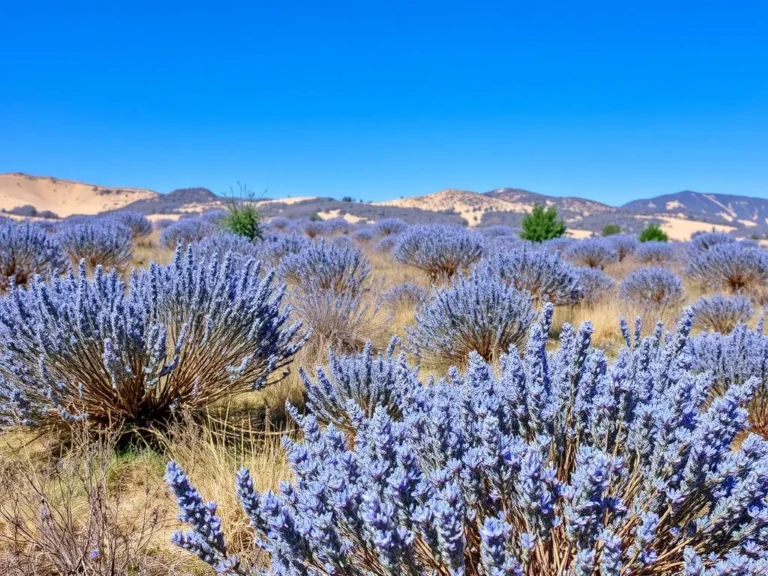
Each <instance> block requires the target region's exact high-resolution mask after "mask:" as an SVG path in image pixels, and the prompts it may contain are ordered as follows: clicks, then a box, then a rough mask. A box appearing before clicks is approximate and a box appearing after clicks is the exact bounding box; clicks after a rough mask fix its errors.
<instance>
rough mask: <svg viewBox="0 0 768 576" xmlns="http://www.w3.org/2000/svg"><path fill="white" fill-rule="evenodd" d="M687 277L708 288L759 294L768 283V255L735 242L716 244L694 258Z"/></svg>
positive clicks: (690, 258)
mask: <svg viewBox="0 0 768 576" xmlns="http://www.w3.org/2000/svg"><path fill="white" fill-rule="evenodd" d="M685 273H686V274H687V275H688V276H689V277H690V278H691V279H693V280H696V281H698V282H699V283H701V284H702V285H704V286H707V287H708V288H720V289H723V290H728V291H730V292H734V293H735V292H748V293H753V292H758V291H759V290H761V289H762V288H763V287H764V286H765V284H766V283H768V254H766V253H765V252H764V251H763V250H761V249H760V248H750V247H745V248H742V247H741V245H740V244H737V243H735V242H728V243H720V244H715V245H713V246H711V247H710V248H708V249H706V250H699V251H697V252H695V253H693V254H691V255H690V257H689V260H688V266H687V267H686V270H685Z"/></svg>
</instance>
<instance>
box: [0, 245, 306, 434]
mask: <svg viewBox="0 0 768 576" xmlns="http://www.w3.org/2000/svg"><path fill="white" fill-rule="evenodd" d="M259 271H260V270H259V264H256V263H254V261H253V260H249V261H248V262H247V263H246V264H245V265H244V266H235V265H234V261H233V260H232V259H231V258H226V259H225V260H224V262H223V263H222V264H220V265H219V264H218V263H217V262H213V263H211V264H206V263H201V262H199V261H197V260H195V259H194V258H193V257H192V252H191V250H188V251H187V253H186V255H183V254H182V253H181V251H177V253H176V257H175V259H174V261H173V263H171V264H169V265H167V266H157V265H155V264H153V265H151V267H150V268H149V269H148V270H141V271H139V270H137V271H134V273H133V275H132V276H131V280H130V284H129V285H128V286H125V285H124V283H123V282H122V281H121V280H120V277H119V276H118V274H117V272H116V271H112V272H111V273H106V272H103V271H102V268H101V267H99V268H97V269H96V273H95V276H94V277H93V279H90V280H89V279H88V278H87V276H86V275H85V269H84V267H83V266H81V267H80V271H79V274H78V275H77V276H75V275H70V276H69V277H68V278H60V279H55V280H52V281H51V282H50V283H44V282H43V281H42V280H37V281H35V283H34V284H33V285H32V286H31V287H30V288H29V289H17V290H16V291H15V292H14V293H13V294H12V295H11V296H7V297H5V298H2V299H0V421H2V426H8V425H10V424H12V423H15V422H20V423H22V424H24V425H26V426H30V427H35V428H37V427H43V426H49V425H51V426H52V425H59V424H62V423H66V422H72V421H78V420H82V419H86V418H87V419H88V420H89V421H90V422H91V424H92V425H95V426H99V425H121V424H127V425H136V426H140V427H144V426H151V425H153V424H156V423H158V422H162V421H165V420H167V419H168V418H170V417H171V416H172V415H173V413H174V411H175V410H176V409H179V408H191V409H194V408H200V407H204V406H207V405H209V404H211V403H213V402H216V401H217V400H219V399H221V398H224V397H227V396H229V395H231V394H234V393H237V392H243V391H247V390H252V389H254V388H259V387H261V386H263V385H264V384H265V383H266V379H267V377H268V376H269V375H270V374H272V373H273V372H274V371H275V370H277V369H279V368H281V367H283V366H285V365H286V364H287V362H288V361H289V360H290V358H291V357H292V356H293V355H294V354H295V353H296V351H297V350H298V348H299V346H300V345H301V342H302V341H301V339H297V335H298V331H299V326H298V325H295V326H291V327H288V326H287V321H288V316H289V310H287V309H284V308H283V307H281V300H282V298H283V289H281V288H275V287H274V285H273V280H272V274H267V275H266V276H265V277H264V278H263V279H260V278H259Z"/></svg>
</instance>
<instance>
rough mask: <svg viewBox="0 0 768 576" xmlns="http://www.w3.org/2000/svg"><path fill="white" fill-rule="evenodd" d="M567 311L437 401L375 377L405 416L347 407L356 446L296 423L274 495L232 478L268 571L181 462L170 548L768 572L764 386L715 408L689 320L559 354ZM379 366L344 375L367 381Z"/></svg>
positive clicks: (465, 571)
mask: <svg viewBox="0 0 768 576" xmlns="http://www.w3.org/2000/svg"><path fill="white" fill-rule="evenodd" d="M552 313H553V310H552V308H551V307H550V306H547V307H546V308H545V309H544V312H543V314H542V317H541V318H540V319H539V321H538V322H535V323H534V324H533V327H532V330H531V335H530V338H529V340H528V343H527V346H526V347H525V349H524V351H523V352H522V353H518V351H517V350H516V349H515V348H511V349H510V351H509V353H508V354H507V355H505V356H504V357H502V358H501V360H500V363H499V367H498V370H496V369H495V368H494V366H492V365H490V364H488V363H487V362H485V361H484V360H483V359H482V358H481V357H480V356H479V355H477V354H473V355H472V357H471V359H470V361H469V365H468V368H467V370H466V372H464V373H460V372H459V371H457V370H454V371H452V372H451V373H450V375H449V377H448V378H447V379H445V380H438V381H429V382H427V383H423V384H421V385H413V382H414V381H418V374H417V369H416V368H414V369H412V372H411V374H410V375H409V376H407V377H405V375H404V374H403V375H400V374H398V375H397V376H395V377H393V378H390V377H389V376H386V375H385V376H384V377H383V378H382V377H381V373H379V372H378V371H375V372H372V373H371V376H370V381H371V382H373V381H374V380H376V381H377V382H378V383H380V384H384V383H386V385H388V386H389V385H391V386H392V387H393V390H396V393H395V394H394V395H393V396H391V397H390V401H394V402H396V403H397V407H398V408H399V413H397V412H395V413H394V414H393V412H392V411H391V409H390V407H385V406H379V407H378V408H376V409H374V410H373V413H372V414H370V410H369V411H366V410H364V409H363V408H362V407H360V406H359V405H358V404H357V403H356V401H355V400H353V399H352V398H350V399H349V401H348V402H347V403H346V405H345V408H344V410H345V411H346V414H347V415H348V416H346V415H345V416H344V418H345V419H346V418H347V417H349V418H350V419H351V421H352V423H353V429H352V430H351V431H349V432H347V433H344V432H342V431H341V430H340V429H339V427H338V426H336V425H333V424H329V425H327V426H324V425H323V424H322V422H323V421H325V420H332V418H326V417H324V416H321V418H320V419H318V417H316V416H314V415H308V416H305V417H301V416H299V415H298V413H297V412H295V411H294V412H293V413H294V417H295V418H297V420H298V421H299V423H300V425H301V427H302V430H303V440H302V441H301V442H295V441H292V440H287V439H286V441H285V445H286V448H287V451H288V458H289V461H290V463H291V466H292V469H293V479H292V481H291V482H290V483H288V482H284V483H281V484H280V486H279V488H278V489H277V491H275V492H272V491H267V492H264V493H259V492H257V491H256V490H255V488H254V482H253V478H252V477H251V474H250V472H249V471H248V470H247V469H242V470H240V471H239V472H238V473H237V476H236V486H237V492H238V495H239V497H240V501H241V503H242V506H243V509H244V510H245V512H246V514H247V516H248V518H249V519H250V525H251V528H252V529H253V531H254V542H255V545H256V546H257V547H258V548H259V549H261V550H263V551H265V552H266V553H267V555H268V558H269V560H268V562H269V565H268V567H267V570H266V571H263V570H261V569H260V568H259V567H255V566H246V565H245V563H244V562H242V563H241V561H240V559H239V558H238V557H237V555H236V554H235V553H234V550H233V549H231V548H230V547H228V543H227V542H226V540H225V538H224V536H223V531H222V526H221V519H220V517H218V516H217V514H216V506H215V504H214V503H205V502H204V500H203V498H202V496H201V495H200V494H199V493H198V491H197V490H196V489H195V488H194V485H193V483H192V482H191V480H190V479H189V478H188V477H187V476H186V475H185V474H184V472H183V471H182V470H181V469H180V468H179V466H178V465H177V464H176V463H173V462H172V463H170V464H169V465H168V472H167V474H166V480H167V482H168V484H169V487H170V489H171V491H172V492H173V494H174V495H175V496H176V498H177V499H178V502H179V506H180V511H181V514H180V519H181V520H182V521H183V522H185V523H186V524H188V526H189V530H188V531H186V532H177V533H175V534H174V535H173V541H174V542H175V543H176V544H177V545H179V546H181V547H183V548H184V549H186V550H188V551H190V552H192V553H194V554H196V555H197V556H198V557H199V558H201V559H202V560H203V561H205V562H207V563H208V564H210V565H211V566H213V567H214V568H215V569H216V570H217V571H218V572H219V573H221V574H240V575H244V574H253V575H256V574H263V573H269V574H274V575H290V576H298V575H312V576H315V575H317V576H319V575H328V574H345V575H353V574H354V575H361V576H362V575H382V576H385V575H387V576H406V575H407V576H410V575H435V576H454V575H477V576H486V575H489V576H490V575H493V576H502V575H517V576H534V575H535V576H559V575H588V576H595V575H598V574H599V575H601V576H627V575H629V574H631V575H633V576H666V575H676V576H693V575H700V576H715V575H717V576H726V575H736V574H738V575H750V576H757V575H760V574H766V570H768V540H767V539H766V538H767V535H768V532H767V530H768V507H767V506H766V494H768V443H766V441H765V440H764V439H762V438H761V437H759V436H757V435H754V434H748V433H747V427H748V423H747V410H746V406H747V405H748V404H749V402H750V399H751V397H752V395H753V394H754V391H755V388H756V385H757V383H756V381H755V380H754V379H749V380H747V381H746V382H744V383H743V384H740V385H735V386H732V387H730V388H729V389H728V390H727V391H726V393H725V394H724V395H723V396H722V397H719V398H715V399H714V400H710V389H711V386H712V381H711V378H710V377H709V376H707V375H706V374H700V375H697V374H695V373H693V372H691V370H690V364H691V357H690V355H689V352H688V346H687V344H688V340H689V331H690V329H691V324H692V315H691V314H690V313H686V314H684V315H683V317H682V320H681V322H680V324H679V326H678V328H677V330H675V331H674V332H673V333H672V334H668V335H664V333H663V329H662V327H658V328H657V329H656V330H655V332H654V334H653V335H652V336H649V337H647V338H644V339H639V340H634V341H632V339H631V338H629V346H628V347H626V348H624V349H622V350H621V351H620V352H619V354H618V357H617V358H616V359H615V360H614V361H612V362H611V361H609V360H608V358H607V357H606V356H605V354H604V353H603V352H602V351H600V350H597V349H594V348H592V346H591V334H592V327H591V325H590V324H588V323H587V324H584V325H583V326H582V327H581V328H580V329H578V330H575V329H573V328H572V327H570V326H568V325H565V326H563V328H562V330H561V331H560V345H559V347H558V348H551V347H549V346H548V344H549V339H548V336H547V334H548V333H549V331H550V324H551V319H552ZM625 328H626V326H625ZM626 331H627V332H628V330H626ZM349 361H350V362H355V359H354V358H353V359H349ZM368 362H369V359H368V357H365V356H364V357H362V358H360V359H358V360H357V363H358V364H359V369H358V370H355V369H354V368H352V367H350V368H345V369H344V370H342V371H341V377H342V378H344V377H346V374H347V372H348V371H349V370H352V371H355V372H356V374H358V375H359V376H357V377H360V378H367V377H368V376H367V373H366V366H368ZM403 370H404V371H407V370H406V369H405V368H403ZM384 372H385V374H386V370H385V371H384ZM327 377H328V378H329V379H332V378H334V375H333V373H331V374H328V375H327ZM334 385H335V384H334V383H333V382H331V386H334ZM355 386H356V388H360V387H361V384H360V383H356V385H355ZM338 389H342V387H341V386H339V387H338ZM333 418H336V417H335V416H333ZM737 439H738V441H737Z"/></svg>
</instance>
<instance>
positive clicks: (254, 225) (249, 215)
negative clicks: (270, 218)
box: [220, 186, 264, 241]
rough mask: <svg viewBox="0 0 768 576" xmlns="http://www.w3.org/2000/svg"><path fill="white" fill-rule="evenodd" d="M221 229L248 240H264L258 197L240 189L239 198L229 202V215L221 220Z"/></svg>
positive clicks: (233, 198)
mask: <svg viewBox="0 0 768 576" xmlns="http://www.w3.org/2000/svg"><path fill="white" fill-rule="evenodd" d="M220 225H221V228H223V229H224V230H226V231H227V232H231V233H232V234H236V235H238V236H243V237H244V238H248V240H251V241H253V240H261V239H263V238H264V230H263V227H262V217H261V212H260V211H259V209H258V206H257V205H256V195H255V194H254V193H253V192H251V191H249V190H247V189H246V188H245V187H243V186H241V187H240V194H239V197H235V196H234V195H232V197H231V198H230V199H229V201H228V202H227V214H226V216H224V218H223V219H222V220H221V224H220Z"/></svg>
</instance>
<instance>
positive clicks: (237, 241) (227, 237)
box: [189, 232, 262, 261]
mask: <svg viewBox="0 0 768 576" xmlns="http://www.w3.org/2000/svg"><path fill="white" fill-rule="evenodd" d="M261 246H262V245H261V242H253V241H251V240H248V238H246V237H245V236H240V235H239V234H233V233H231V232H216V233H215V234H213V235H211V236H206V237H205V238H203V239H202V240H198V241H197V242H192V243H191V244H190V245H189V247H190V248H191V250H192V252H193V254H194V256H195V258H196V259H197V260H211V259H213V258H218V259H219V260H223V259H224V258H225V257H226V256H227V255H231V256H232V257H233V258H237V259H239V260H241V261H243V260H245V259H248V258H254V259H260V256H261Z"/></svg>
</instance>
